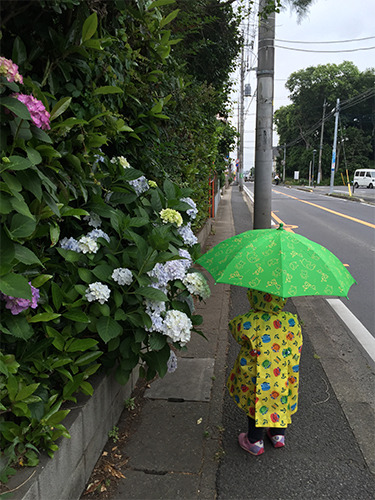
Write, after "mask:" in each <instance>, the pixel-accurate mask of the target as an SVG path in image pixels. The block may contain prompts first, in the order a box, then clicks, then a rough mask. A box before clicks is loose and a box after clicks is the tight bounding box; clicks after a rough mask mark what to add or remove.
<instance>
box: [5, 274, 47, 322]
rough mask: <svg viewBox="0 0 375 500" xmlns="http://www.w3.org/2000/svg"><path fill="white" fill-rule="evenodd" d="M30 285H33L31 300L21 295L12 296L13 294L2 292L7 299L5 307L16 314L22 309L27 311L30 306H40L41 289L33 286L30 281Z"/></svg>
mask: <svg viewBox="0 0 375 500" xmlns="http://www.w3.org/2000/svg"><path fill="white" fill-rule="evenodd" d="M29 285H30V287H31V300H29V299H22V298H20V297H12V296H11V295H5V294H4V293H2V294H1V299H2V300H5V301H6V304H5V307H6V309H10V312H11V313H12V314H13V315H14V316H16V315H17V314H19V313H20V312H22V311H26V309H28V308H29V307H31V308H32V309H35V308H36V307H37V306H38V301H39V298H40V295H39V290H38V289H37V288H35V287H34V286H32V284H31V282H30V281H29Z"/></svg>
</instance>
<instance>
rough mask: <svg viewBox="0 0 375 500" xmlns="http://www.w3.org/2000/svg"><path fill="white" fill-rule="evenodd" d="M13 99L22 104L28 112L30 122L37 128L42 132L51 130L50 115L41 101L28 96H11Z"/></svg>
mask: <svg viewBox="0 0 375 500" xmlns="http://www.w3.org/2000/svg"><path fill="white" fill-rule="evenodd" d="M13 97H15V98H16V99H18V100H19V101H20V102H23V104H24V105H25V106H26V107H27V109H28V110H29V113H30V116H31V119H32V121H33V122H34V124H35V125H36V126H37V127H38V128H41V129H43V130H49V129H50V128H51V125H50V124H49V119H50V114H49V113H48V111H47V110H46V108H45V107H44V104H43V103H42V101H39V99H36V98H35V97H33V96H32V95H28V94H13Z"/></svg>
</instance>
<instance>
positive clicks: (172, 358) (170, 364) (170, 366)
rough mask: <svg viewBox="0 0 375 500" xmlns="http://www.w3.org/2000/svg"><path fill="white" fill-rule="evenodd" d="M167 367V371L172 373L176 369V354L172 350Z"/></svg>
mask: <svg viewBox="0 0 375 500" xmlns="http://www.w3.org/2000/svg"><path fill="white" fill-rule="evenodd" d="M167 369H168V373H173V372H175V371H176V370H177V356H176V354H175V353H174V351H172V350H171V353H170V355H169V359H168V361H167Z"/></svg>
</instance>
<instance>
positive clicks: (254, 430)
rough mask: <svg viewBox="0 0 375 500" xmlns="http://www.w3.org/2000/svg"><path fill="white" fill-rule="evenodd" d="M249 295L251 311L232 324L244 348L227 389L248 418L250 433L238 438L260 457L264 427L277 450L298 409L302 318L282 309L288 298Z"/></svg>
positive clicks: (233, 333)
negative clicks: (300, 319) (300, 320)
mask: <svg viewBox="0 0 375 500" xmlns="http://www.w3.org/2000/svg"><path fill="white" fill-rule="evenodd" d="M247 296H248V299H249V302H250V305H251V308H252V310H251V311H249V312H248V313H246V314H242V315H240V316H237V317H236V318H234V319H233V320H232V321H230V323H229V327H230V331H231V334H232V335H233V337H234V339H235V340H236V342H238V343H239V344H240V345H241V350H240V352H239V354H238V356H237V359H236V361H235V364H234V367H233V369H232V371H231V373H230V375H229V378H228V382H227V387H228V389H229V393H230V395H231V396H232V398H233V399H234V401H235V402H236V403H237V405H238V406H239V407H240V408H241V409H243V410H244V411H245V412H246V414H247V416H248V426H249V429H248V432H247V433H245V432H243V433H241V434H240V435H239V436H238V442H239V444H240V446H241V448H243V449H244V450H245V451H247V452H249V453H251V454H252V455H261V454H262V453H264V443H263V432H264V428H265V427H266V428H267V436H268V437H269V439H270V440H271V443H272V445H273V446H274V447H275V448H281V447H283V446H285V437H284V434H285V429H286V427H287V425H288V424H290V423H291V415H293V413H295V412H296V411H297V403H298V372H299V360H300V356H301V348H302V333H301V326H300V324H299V322H298V319H297V316H296V315H295V314H292V313H289V312H283V311H282V309H283V307H284V306H285V303H286V299H283V298H281V297H278V296H276V295H271V294H269V293H265V292H260V291H257V290H248V292H247Z"/></svg>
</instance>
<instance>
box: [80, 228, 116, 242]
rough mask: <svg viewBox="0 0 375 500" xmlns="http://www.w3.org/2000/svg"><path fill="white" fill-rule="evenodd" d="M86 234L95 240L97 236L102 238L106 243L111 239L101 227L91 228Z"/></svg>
mask: <svg viewBox="0 0 375 500" xmlns="http://www.w3.org/2000/svg"><path fill="white" fill-rule="evenodd" d="M86 236H88V237H89V238H92V239H93V240H95V241H96V240H97V239H98V238H104V239H105V240H106V241H108V243H109V242H110V241H111V240H110V238H109V236H108V234H107V233H105V232H104V231H103V230H102V229H93V230H92V231H90V232H89V233H88V234H87V235H86Z"/></svg>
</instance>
